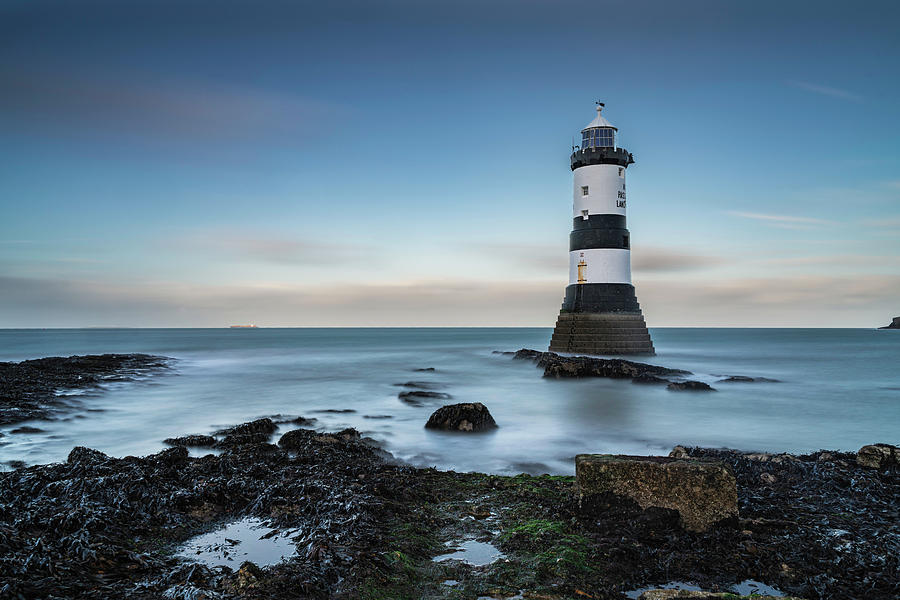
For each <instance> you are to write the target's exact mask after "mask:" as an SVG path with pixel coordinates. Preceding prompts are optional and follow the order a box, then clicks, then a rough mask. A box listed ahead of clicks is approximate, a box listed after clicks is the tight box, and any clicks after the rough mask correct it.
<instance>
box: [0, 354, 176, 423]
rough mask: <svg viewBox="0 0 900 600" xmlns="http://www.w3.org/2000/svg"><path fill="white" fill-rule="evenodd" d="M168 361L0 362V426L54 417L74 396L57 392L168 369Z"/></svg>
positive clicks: (133, 357)
mask: <svg viewBox="0 0 900 600" xmlns="http://www.w3.org/2000/svg"><path fill="white" fill-rule="evenodd" d="M171 363H172V359H169V358H166V357H163V356H152V355H149V354H94V355H86V356H69V357H62V356H51V357H47V358H38V359H34V360H23V361H22V362H18V363H15V362H0V425H10V424H13V423H20V422H22V421H30V420H33V419H49V418H53V417H54V416H57V415H59V414H61V413H63V412H65V411H66V410H67V409H70V408H71V407H72V405H73V404H74V403H77V401H78V397H77V396H75V395H67V394H65V393H60V392H66V391H67V392H71V391H76V390H89V389H92V388H97V387H99V386H100V385H102V384H104V383H111V382H114V381H128V380H132V379H135V378H137V377H141V376H144V375H147V374H149V373H151V372H154V371H158V370H160V369H166V368H169V366H170V365H171Z"/></svg>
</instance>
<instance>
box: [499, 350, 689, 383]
mask: <svg viewBox="0 0 900 600" xmlns="http://www.w3.org/2000/svg"><path fill="white" fill-rule="evenodd" d="M513 358H517V359H530V360H533V361H535V362H536V363H537V366H538V367H540V368H542V369H544V377H555V378H561V377H612V378H617V379H633V378H635V377H638V376H641V375H654V376H659V375H690V374H691V372H690V371H683V370H681V369H669V368H667V367H660V366H658V365H648V364H646V363H639V362H633V361H630V360H624V359H621V358H595V357H593V356H560V355H559V354H556V353H554V352H538V351H537V350H528V349H526V348H523V349H522V350H519V351H518V352H516V353H515V354H514V355H513Z"/></svg>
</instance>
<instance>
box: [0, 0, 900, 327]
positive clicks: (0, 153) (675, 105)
mask: <svg viewBox="0 0 900 600" xmlns="http://www.w3.org/2000/svg"><path fill="white" fill-rule="evenodd" d="M323 4H325V3H300V2H252V3H250V2H246V3H244V2H221V1H218V2H211V1H203V2H197V1H194V2H140V1H133V2H91V1H83V2H78V3H63V2H39V1H37V2H35V1H28V2H5V3H3V4H2V5H0V128H2V131H3V135H2V136H0V158H2V160H0V216H2V218H0V327H55V326H220V325H227V324H230V323H243V322H255V323H258V324H260V325H272V326H275V325H285V326H289V325H302V326H331V325H346V326H356V325H513V326H514V325H529V326H531V325H543V326H550V325H552V324H553V322H554V321H555V317H556V314H557V312H558V310H559V305H560V302H561V300H562V295H563V291H564V288H565V285H566V283H567V279H568V272H567V250H568V245H567V244H568V239H567V236H568V232H569V229H570V228H571V219H570V210H571V209H570V204H571V185H572V183H571V171H570V170H569V167H568V154H569V149H570V145H571V142H572V138H573V137H574V136H577V135H578V132H579V131H580V129H581V128H582V127H584V125H585V124H586V123H587V122H588V121H590V120H591V119H592V118H593V114H594V113H593V107H594V104H593V103H594V101H595V100H596V99H602V100H604V101H605V102H606V104H607V109H606V111H605V112H604V115H605V116H607V117H608V118H609V120H610V121H612V122H613V123H614V124H615V125H617V126H618V127H619V129H620V136H619V140H620V143H621V144H622V145H624V146H625V147H626V148H628V149H629V150H630V151H632V152H633V153H634V155H635V159H636V164H635V165H633V166H632V167H630V168H629V181H628V185H629V190H628V192H629V228H630V229H631V232H632V240H633V270H634V281H635V284H636V287H637V293H638V298H639V300H640V301H641V303H642V305H643V309H644V313H645V316H646V317H647V321H648V324H649V325H651V326H678V325H686V326H834V327H842V326H872V325H880V324H883V323H886V322H887V321H888V320H889V318H890V317H892V316H894V315H896V314H900V300H898V298H900V116H898V109H897V107H898V106H900V77H898V73H900V26H898V22H900V19H898V17H900V8H898V5H897V4H896V3H892V2H870V3H866V4H864V5H859V6H850V5H847V4H846V3H831V2H794V3H791V2H787V3H786V2H777V3H776V2H754V3H727V2H690V1H689V2H678V3H670V2H632V3H620V2H615V3H614V2H591V3H582V2H537V1H525V2H452V3H427V2H380V3H366V2H360V3H354V2H344V3H339V4H338V3H335V4H334V6H330V7H329V6H322V5H323Z"/></svg>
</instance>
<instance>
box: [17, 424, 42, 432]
mask: <svg viewBox="0 0 900 600" xmlns="http://www.w3.org/2000/svg"><path fill="white" fill-rule="evenodd" d="M10 433H44V430H43V429H38V428H37V427H29V426H28V425H25V426H23V427H16V428H15V429H13V430H12V431H10Z"/></svg>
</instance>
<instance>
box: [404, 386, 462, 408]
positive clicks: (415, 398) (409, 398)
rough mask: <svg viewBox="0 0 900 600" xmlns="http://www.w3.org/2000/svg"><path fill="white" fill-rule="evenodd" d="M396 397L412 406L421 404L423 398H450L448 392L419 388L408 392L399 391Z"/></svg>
mask: <svg viewBox="0 0 900 600" xmlns="http://www.w3.org/2000/svg"><path fill="white" fill-rule="evenodd" d="M397 397H398V398H400V399H401V400H403V401H404V402H406V403H407V404H412V405H413V406H422V400H423V399H437V400H449V399H450V398H452V396H451V395H450V394H445V393H444V392H424V391H421V390H412V391H409V392H400V393H399V394H397Z"/></svg>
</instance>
